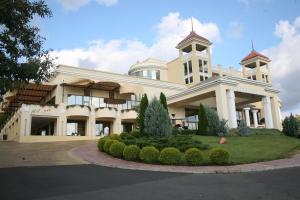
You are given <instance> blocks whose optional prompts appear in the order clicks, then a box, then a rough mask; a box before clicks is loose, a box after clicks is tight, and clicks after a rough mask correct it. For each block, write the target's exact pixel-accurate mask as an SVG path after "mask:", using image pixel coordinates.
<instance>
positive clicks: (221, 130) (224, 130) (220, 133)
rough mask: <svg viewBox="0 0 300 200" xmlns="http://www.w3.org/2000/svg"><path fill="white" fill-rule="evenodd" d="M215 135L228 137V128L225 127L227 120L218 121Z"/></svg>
mask: <svg viewBox="0 0 300 200" xmlns="http://www.w3.org/2000/svg"><path fill="white" fill-rule="evenodd" d="M217 134H218V136H220V137H224V136H227V135H229V127H228V125H227V120H225V119H222V120H220V122H219V128H218V132H217Z"/></svg>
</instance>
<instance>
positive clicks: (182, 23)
mask: <svg viewBox="0 0 300 200" xmlns="http://www.w3.org/2000/svg"><path fill="white" fill-rule="evenodd" d="M193 22H194V30H195V31H196V32H197V33H198V34H200V35H202V36H204V37H207V38H208V39H209V40H211V41H213V42H219V41H221V36H220V32H219V28H218V26H217V25H216V24H215V23H203V22H200V21H199V20H197V19H193ZM155 29H156V31H157V34H156V35H155V41H154V43H153V44H152V45H150V46H149V45H148V46H147V45H146V44H144V43H143V42H142V41H138V40H119V39H113V40H109V41H104V40H101V39H97V40H95V41H92V42H90V43H89V44H88V47H87V48H77V49H63V50H59V51H54V52H53V55H54V56H55V57H59V58H58V60H57V62H58V63H60V64H66V65H72V66H81V67H94V68H96V69H99V70H105V71H112V72H119V73H127V71H128V69H129V67H130V65H132V64H134V63H135V62H136V61H138V60H139V61H141V60H144V59H146V58H148V57H155V58H158V59H162V60H167V61H169V60H171V59H173V58H175V57H176V56H177V55H178V51H177V49H176V48H175V46H176V45H177V44H178V43H179V42H180V41H181V40H182V39H183V38H184V37H185V36H187V35H188V34H189V32H190V31H191V21H190V19H182V18H180V14H179V13H177V12H175V13H169V14H168V15H167V16H165V17H163V18H162V19H161V21H160V23H159V24H157V25H156V26H155Z"/></svg>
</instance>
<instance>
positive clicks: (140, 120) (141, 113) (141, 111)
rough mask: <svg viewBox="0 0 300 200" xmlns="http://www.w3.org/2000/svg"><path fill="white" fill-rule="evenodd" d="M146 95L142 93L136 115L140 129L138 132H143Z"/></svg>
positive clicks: (146, 105) (146, 102)
mask: <svg viewBox="0 0 300 200" xmlns="http://www.w3.org/2000/svg"><path fill="white" fill-rule="evenodd" d="M148 104H149V103H148V97H147V94H144V95H143V97H142V99H141V104H140V108H139V113H138V117H137V124H138V127H139V129H140V133H141V134H144V128H145V125H144V121H145V112H146V109H147V107H148Z"/></svg>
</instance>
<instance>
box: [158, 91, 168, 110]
mask: <svg viewBox="0 0 300 200" xmlns="http://www.w3.org/2000/svg"><path fill="white" fill-rule="evenodd" d="M159 99H160V103H161V105H162V106H163V107H164V108H165V109H166V111H167V112H168V113H169V111H168V106H167V98H166V95H165V94H164V93H162V92H161V93H160V96H159Z"/></svg>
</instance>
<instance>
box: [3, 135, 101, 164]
mask: <svg viewBox="0 0 300 200" xmlns="http://www.w3.org/2000/svg"><path fill="white" fill-rule="evenodd" d="M89 143H95V141H72V142H48V143H16V142H0V168H3V167H18V166H49V165H71V164H84V163H86V162H84V161H83V160H81V159H79V158H78V157H75V156H74V155H72V154H71V153H70V150H71V149H73V148H75V147H78V146H81V145H84V144H89Z"/></svg>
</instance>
